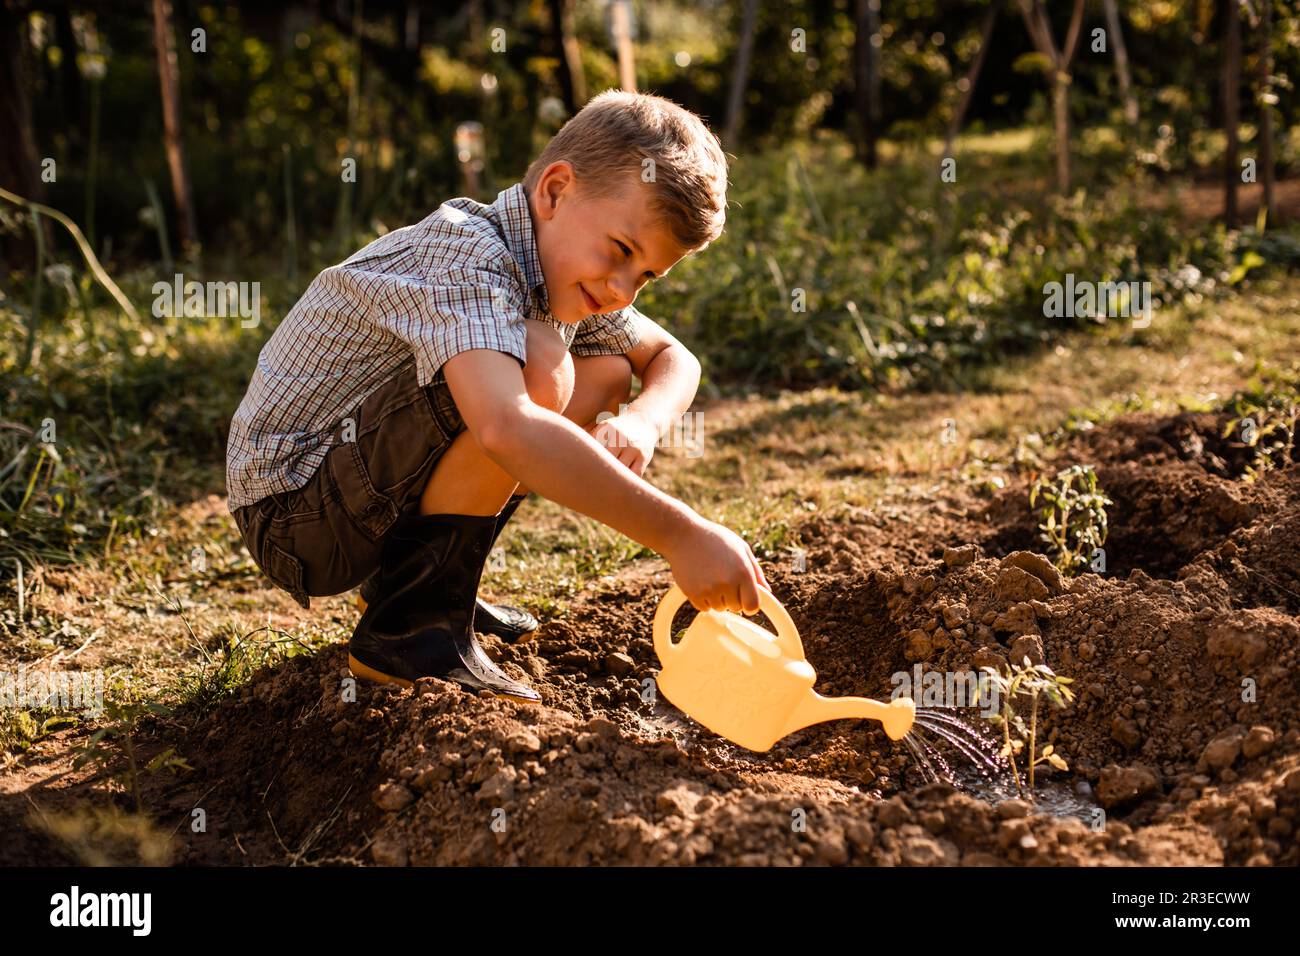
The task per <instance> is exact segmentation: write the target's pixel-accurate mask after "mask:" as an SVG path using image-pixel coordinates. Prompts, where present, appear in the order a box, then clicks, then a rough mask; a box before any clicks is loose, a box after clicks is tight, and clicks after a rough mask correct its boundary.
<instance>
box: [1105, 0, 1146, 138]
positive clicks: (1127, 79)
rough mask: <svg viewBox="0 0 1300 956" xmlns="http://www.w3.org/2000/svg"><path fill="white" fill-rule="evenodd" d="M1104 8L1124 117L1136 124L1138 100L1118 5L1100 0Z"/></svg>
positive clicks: (1113, 0) (1106, 0) (1111, 1)
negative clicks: (1129, 68) (1113, 52)
mask: <svg viewBox="0 0 1300 956" xmlns="http://www.w3.org/2000/svg"><path fill="white" fill-rule="evenodd" d="M1102 6H1103V7H1105V9H1106V29H1108V30H1109V31H1110V41H1111V44H1112V45H1113V46H1114V48H1115V73H1116V75H1118V76H1119V92H1120V95H1121V96H1122V97H1123V98H1124V119H1125V121H1126V122H1127V123H1128V124H1129V125H1130V126H1137V122H1138V101H1137V95H1136V94H1135V93H1134V92H1133V77H1132V76H1131V75H1130V74H1129V70H1128V49H1127V48H1126V47H1125V46H1124V31H1123V29H1122V28H1121V27H1120V23H1119V6H1118V4H1117V3H1116V2H1115V0H1102Z"/></svg>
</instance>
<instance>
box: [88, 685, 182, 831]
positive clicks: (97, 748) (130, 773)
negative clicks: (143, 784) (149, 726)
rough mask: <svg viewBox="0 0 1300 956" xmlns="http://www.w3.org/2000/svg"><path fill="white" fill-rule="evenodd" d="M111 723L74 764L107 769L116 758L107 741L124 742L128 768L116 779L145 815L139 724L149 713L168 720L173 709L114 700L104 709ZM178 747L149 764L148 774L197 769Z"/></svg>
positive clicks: (96, 732) (89, 742)
mask: <svg viewBox="0 0 1300 956" xmlns="http://www.w3.org/2000/svg"><path fill="white" fill-rule="evenodd" d="M104 711H105V716H106V718H107V724H106V725H105V726H103V727H101V728H99V729H98V730H96V731H95V732H94V733H93V734H92V735H91V737H90V739H89V740H88V741H86V743H85V744H83V745H82V746H80V747H78V748H77V756H76V758H75V759H74V760H73V762H72V766H73V768H74V769H79V768H80V767H82V766H83V765H84V764H86V763H91V762H93V763H95V764H96V765H98V766H99V767H100V768H101V769H103V770H107V769H108V768H109V766H110V765H111V764H112V762H113V760H114V758H115V751H113V750H112V749H110V748H109V747H108V746H106V745H105V744H104V742H105V741H106V740H109V739H114V740H120V741H121V743H122V749H123V751H124V752H125V754H126V767H125V768H124V769H123V770H122V771H121V772H120V773H118V774H115V775H114V779H116V780H118V781H119V782H120V783H121V784H122V786H123V788H124V789H125V790H126V791H127V792H128V793H130V794H131V797H132V799H133V800H134V802H135V811H136V813H144V803H143V801H142V799H141V796H140V769H141V768H140V766H139V764H138V763H137V761H136V750H135V740H134V737H133V735H134V733H135V730H136V725H137V723H138V722H139V720H140V718H141V717H143V716H145V715H146V714H154V715H156V716H161V717H168V716H171V714H172V711H171V709H170V708H169V707H165V706H164V705H162V704H157V703H153V702H152V701H147V702H139V701H113V700H109V701H107V702H106V703H105V707H104ZM193 769H194V768H193V767H191V766H190V765H189V764H188V763H187V762H186V760H185V758H184V757H182V756H181V755H180V754H178V753H177V752H176V748H174V747H168V748H167V749H166V750H164V751H163V752H162V753H160V754H158V755H157V756H156V757H154V758H153V759H152V760H150V761H149V763H148V764H146V765H145V767H144V770H145V771H147V772H148V773H151V774H153V773H157V772H158V771H160V770H170V771H172V772H173V773H176V772H179V771H183V770H193Z"/></svg>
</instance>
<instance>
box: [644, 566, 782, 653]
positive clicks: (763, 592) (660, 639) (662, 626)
mask: <svg viewBox="0 0 1300 956" xmlns="http://www.w3.org/2000/svg"><path fill="white" fill-rule="evenodd" d="M685 603H686V594H685V593H684V592H683V591H682V589H681V588H679V587H678V586H677V585H676V584H674V585H673V586H672V587H671V588H669V589H668V593H666V594H665V595H664V596H663V599H662V600H661V601H660V602H659V609H658V610H657V611H655V617H654V625H653V629H654V643H655V653H656V654H658V655H659V659H660V660H661V661H663V662H664V663H665V664H667V663H668V659H669V658H670V657H671V655H672V654H673V653H674V652H675V651H676V650H677V645H676V644H674V643H673V633H672V627H673V616H674V615H675V614H676V613H677V609H678V608H679V607H681V606H682V605H683V604H685ZM758 603H759V609H760V610H761V611H762V612H763V613H764V614H766V615H767V618H768V620H769V621H771V622H772V623H773V624H775V625H776V645H777V647H779V648H781V652H782V653H783V654H785V656H786V657H793V658H794V659H795V660H800V661H801V660H804V652H803V642H802V641H801V640H799V631H798V629H797V628H796V627H795V626H794V621H793V620H792V619H791V618H790V612H789V611H787V610H786V609H785V607H784V605H782V604H781V602H780V601H778V600H777V599H776V595H775V594H773V593H772V592H771V591H769V590H768V589H767V588H765V587H762V586H761V585H760V586H759V588H758Z"/></svg>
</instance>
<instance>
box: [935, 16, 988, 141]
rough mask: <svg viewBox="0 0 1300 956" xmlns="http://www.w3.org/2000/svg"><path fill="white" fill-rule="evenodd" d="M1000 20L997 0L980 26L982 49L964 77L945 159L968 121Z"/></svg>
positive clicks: (949, 131) (949, 132) (950, 128)
mask: <svg viewBox="0 0 1300 956" xmlns="http://www.w3.org/2000/svg"><path fill="white" fill-rule="evenodd" d="M997 20H998V4H997V0H994V2H992V3H990V4H989V8H988V10H987V11H986V12H985V14H984V22H983V23H982V24H980V48H979V52H977V53H976V54H975V59H974V60H973V61H972V62H971V65H970V69H968V70H967V71H966V76H965V77H964V79H965V81H966V89H964V90H962V91H961V100H960V102H958V104H957V111H956V112H955V113H953V115H952V121H951V122H950V123H949V124H948V135H947V136H946V137H944V141H943V155H944V156H945V157H947V156H951V155H952V146H953V143H954V142H956V140H957V134H958V133H960V132H961V127H962V124H963V123H964V122H965V121H966V111H967V110H968V109H970V103H971V100H972V99H973V98H974V96H975V85H976V84H977V83H978V82H979V79H980V71H981V70H982V69H984V58H985V57H986V56H987V55H988V52H989V42H990V41H991V40H992V39H993V26H994V24H995V23H997Z"/></svg>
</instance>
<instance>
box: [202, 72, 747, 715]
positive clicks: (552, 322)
mask: <svg viewBox="0 0 1300 956" xmlns="http://www.w3.org/2000/svg"><path fill="white" fill-rule="evenodd" d="M726 173H727V167H726V158H725V157H724V156H723V154H722V150H721V148H720V147H719V145H718V141H717V138H716V137H715V136H714V135H713V134H712V133H711V132H709V130H708V129H707V127H705V125H704V123H703V122H702V121H701V120H700V119H699V117H697V116H695V115H694V114H693V113H690V112H689V111H687V110H685V109H683V108H681V107H680V106H678V105H677V104H675V103H672V102H671V101H669V100H666V99H663V98H661V97H657V96H650V95H645V94H636V93H625V92H619V91H613V90H611V91H607V92H605V93H603V94H601V95H600V96H597V97H596V98H595V99H593V100H592V101H591V102H590V103H588V104H587V106H586V107H585V108H584V109H582V110H581V111H580V112H579V113H578V114H577V115H576V116H575V117H573V118H572V119H571V120H570V121H569V122H568V123H566V124H565V126H564V127H563V128H562V129H561V130H560V132H559V133H557V134H556V136H555V137H554V138H553V139H552V140H551V142H550V143H549V144H548V145H547V146H546V148H545V149H544V150H543V152H542V154H541V155H540V156H539V157H538V158H537V159H536V160H535V161H534V162H533V163H532V165H531V166H529V168H528V171H527V173H526V175H525V177H524V180H523V182H521V183H517V184H516V185H514V186H511V187H510V188H509V189H506V190H503V191H502V192H501V193H500V194H499V195H498V196H497V199H496V201H495V202H494V203H492V204H491V205H485V204H482V203H478V202H475V201H473V200H471V199H468V198H459V199H452V200H449V201H447V202H445V203H443V204H442V206H440V207H439V208H438V209H437V210H435V211H434V212H433V213H432V214H431V215H430V216H428V217H427V218H426V219H424V220H423V221H422V222H419V223H417V224H415V225H412V226H407V227H405V228H402V229H398V230H396V231H394V232H391V233H389V234H388V235H386V236H383V237H381V238H379V239H376V240H375V241H374V242H372V243H370V245H368V246H366V247H365V248H364V249H362V250H361V251H360V252H358V253H356V254H355V255H353V256H352V257H351V258H349V259H347V260H346V261H344V262H343V263H341V264H339V265H337V266H332V267H331V268H328V269H326V270H325V271H324V272H322V273H321V274H320V275H318V276H317V277H316V278H315V279H314V280H313V281H312V283H311V285H310V286H309V287H308V288H307V290H306V292H305V293H304V294H303V296H302V298H301V299H300V300H299V301H298V303H297V304H296V305H295V306H294V307H293V308H292V309H291V310H290V311H289V313H288V314H287V315H286V316H285V318H284V320H283V321H282V322H281V323H280V325H279V327H278V328H277V329H276V330H275V332H274V333H273V334H272V335H271V337H270V339H269V340H268V341H267V343H266V345H265V346H264V347H263V349H262V353H261V355H260V356H259V357H258V361H257V367H256V369H255V371H254V373H253V378H252V381H251V383H250V384H249V387H248V392H247V394H246V395H245V396H244V399H243V401H242V402H241V403H240V406H239V409H238V410H237V411H236V412H235V416H234V419H233V421H232V422H231V429H230V439H229V444H228V447H227V455H226V457H227V461H226V480H227V485H228V489H229V494H230V498H229V508H230V510H231V513H232V515H233V517H234V519H235V522H236V524H237V525H238V526H239V530H240V533H241V534H242V535H243V536H244V541H245V542H246V544H247V546H248V549H249V552H250V553H251V554H252V555H253V557H254V558H255V560H256V561H257V563H258V565H259V566H260V567H261V568H262V570H263V571H264V572H265V573H266V575H267V577H269V578H270V579H271V580H272V581H274V582H275V583H276V584H278V585H279V586H281V587H283V588H285V589H286V590H288V591H289V592H290V593H292V594H293V596H294V597H295V599H297V601H298V602H299V603H300V604H302V605H303V607H310V606H311V602H310V600H309V599H308V595H328V594H339V593H341V592H343V591H346V590H348V589H350V588H353V587H356V586H357V585H359V584H362V585H363V587H362V595H363V597H364V598H365V600H366V607H365V612H364V613H363V615H362V617H361V620H360V622H359V623H358V624H357V627H356V631H355V632H354V633H353V635H352V638H351V640H350V642H349V644H348V651H349V653H348V665H349V667H350V668H351V670H352V672H353V674H355V675H356V676H358V677H361V678H364V679H368V680H374V681H382V682H390V683H397V684H401V685H403V686H410V685H411V684H412V683H413V682H414V681H415V680H416V679H418V678H420V677H425V676H432V677H440V678H443V679H447V680H453V681H456V682H458V683H459V684H461V685H462V686H464V687H466V688H468V689H469V690H471V691H482V690H487V691H489V692H491V693H493V694H496V695H497V696H503V697H511V698H514V699H516V700H521V701H528V702H535V701H538V700H540V695H538V693H537V692H536V691H535V690H534V689H533V688H532V687H530V686H528V685H527V684H525V683H522V682H520V681H517V680H514V679H512V678H511V677H509V676H508V675H507V674H505V673H504V672H503V671H501V670H500V669H499V668H497V667H496V665H494V664H493V663H492V661H491V660H489V659H488V657H487V655H486V654H485V653H484V652H483V650H482V649H481V648H480V647H479V645H478V643H477V641H476V640H475V637H474V629H475V628H476V627H477V628H478V629H479V630H481V631H485V632H491V633H496V634H500V635H502V636H503V637H505V638H506V639H507V640H517V639H518V638H520V637H522V636H523V635H524V634H526V633H527V632H528V631H530V630H533V629H535V628H536V627H537V622H536V620H535V619H533V617H532V616H531V615H529V614H527V613H525V612H523V611H521V610H519V609H517V608H511V607H498V606H495V605H491V604H488V603H486V602H483V601H480V600H478V598H477V590H478V584H479V579H480V576H481V574H482V571H483V563H484V561H485V560H486V557H487V554H488V551H489V550H490V549H491V547H492V545H493V543H494V542H495V540H496V537H497V535H498V533H499V532H500V530H501V527H502V526H503V525H504V524H505V522H506V521H507V520H508V519H509V517H510V515H511V514H512V513H513V512H514V510H515V508H517V507H518V505H519V502H520V501H522V500H523V498H524V497H525V496H526V495H527V494H528V492H529V490H534V491H536V492H537V493H538V494H540V495H543V496H544V497H547V498H550V499H551V500H552V501H556V502H558V503H560V504H561V505H565V506H567V507H569V508H572V509H574V510H575V511H580V512H582V513H583V514H586V515H589V516H591V517H593V518H595V519H596V520H598V521H601V522H603V523H604V524H607V525H609V526H611V527H613V528H616V529H617V530H619V531H621V532H623V533H624V534H626V535H627V536H628V537H630V538H632V539H633V540H634V541H638V542H640V543H641V544H643V545H645V546H646V547H648V548H651V549H653V550H655V551H657V552H659V553H660V554H662V555H663V556H664V557H665V558H666V559H667V560H668V562H669V564H670V566H671V568H672V573H673V577H674V578H675V580H676V581H677V583H678V585H679V586H680V587H681V589H682V591H683V592H684V593H685V595H686V597H687V599H688V600H690V602H691V603H692V605H693V606H694V607H695V608H696V609H698V610H708V609H710V608H716V609H727V610H743V611H745V612H746V613H755V612H756V611H757V609H758V592H757V588H758V587H760V586H761V587H767V581H766V579H765V578H764V576H763V572H762V570H761V569H760V568H759V565H758V561H757V560H756V559H755V557H754V555H753V552H751V551H750V549H749V547H748V545H746V544H745V542H744V541H743V540H742V539H741V538H740V537H738V536H737V535H735V534H734V533H732V532H731V531H729V530H727V529H726V528H724V527H722V526H721V525H718V524H715V523H713V522H711V521H707V520H705V519H704V518H702V517H701V516H700V515H698V514H696V513H695V512H694V511H692V510H691V509H690V508H688V507H687V506H686V505H684V504H682V503H681V502H680V501H677V500H676V499H674V498H671V497H669V496H668V495H666V494H664V493H663V492H661V491H659V490H658V489H656V488H655V487H654V486H653V485H651V484H649V483H648V482H646V481H645V480H643V479H642V478H641V477H640V476H641V473H642V472H643V471H644V469H645V467H646V465H647V464H649V461H650V458H651V456H652V455H653V454H654V448H655V444H656V442H657V441H658V438H659V436H660V434H662V433H663V432H664V431H665V430H666V429H668V428H669V427H671V425H672V424H673V422H674V421H676V420H677V419H678V418H679V417H680V416H681V415H682V414H683V413H684V412H685V411H686V410H687V408H689V406H690V404H691V402H692V400H693V399H694V397H695V389H696V386H697V385H698V384H699V373H700V365H699V362H698V361H697V360H696V359H695V357H694V356H693V355H691V353H690V352H689V351H688V350H687V349H686V348H685V347H684V346H683V345H682V344H681V343H680V342H678V341H677V340H676V339H675V338H673V337H672V336H671V335H669V334H668V333H667V332H666V331H664V330H663V329H662V328H660V327H659V326H658V325H657V324H655V323H654V322H652V321H651V320H650V319H648V318H647V317H646V316H644V315H642V314H641V313H640V312H638V311H637V310H636V309H635V308H633V306H632V302H633V300H634V299H635V298H636V295H637V293H638V292H639V291H640V289H641V288H642V287H643V286H644V284H645V283H646V281H648V280H650V279H654V278H659V277H661V276H663V275H664V274H665V273H667V272H668V270H669V269H670V268H671V267H672V266H673V265H674V264H675V263H677V262H678V261H679V260H680V259H681V258H682V257H683V256H685V255H687V254H688V253H692V252H697V251H700V250H702V249H703V248H704V247H705V246H707V245H708V244H709V243H710V242H712V241H713V240H714V239H716V238H717V237H718V236H719V235H720V234H721V232H722V228H723V223H724V220H725V204H726ZM570 349H572V353H571V352H570ZM633 375H636V376H637V378H638V379H639V380H640V381H641V384H642V391H641V393H640V394H639V395H638V396H637V399H636V401H634V402H632V403H631V404H630V405H629V406H628V407H627V408H626V410H625V411H624V412H623V413H622V414H615V417H613V418H608V419H606V420H605V421H604V422H601V423H597V422H596V417H597V415H599V414H600V413H601V412H604V411H608V412H614V413H617V412H618V409H619V406H620V404H622V403H626V402H627V399H628V397H629V396H630V394H631V387H632V386H631V378H632V376H633ZM521 483H522V484H521ZM363 582H364V584H363Z"/></svg>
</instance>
